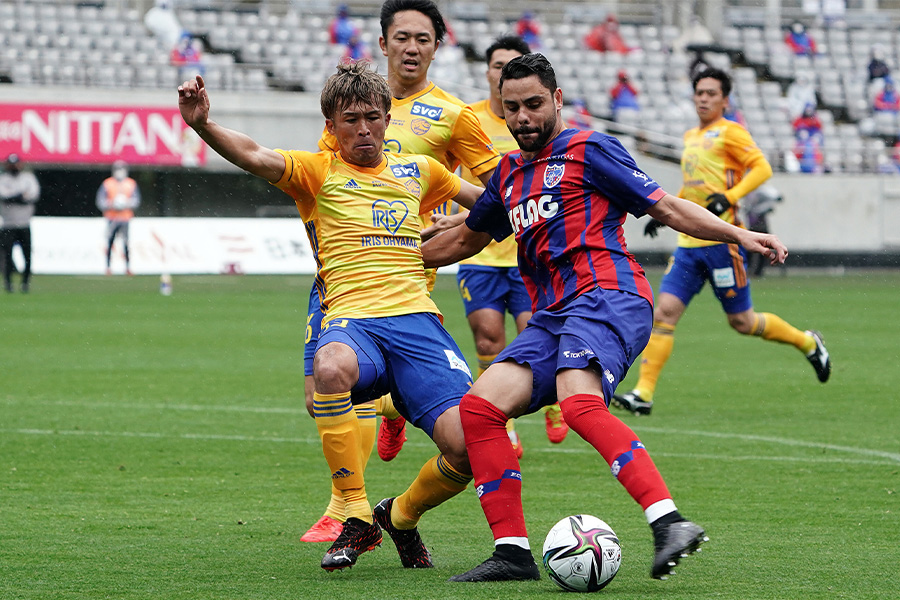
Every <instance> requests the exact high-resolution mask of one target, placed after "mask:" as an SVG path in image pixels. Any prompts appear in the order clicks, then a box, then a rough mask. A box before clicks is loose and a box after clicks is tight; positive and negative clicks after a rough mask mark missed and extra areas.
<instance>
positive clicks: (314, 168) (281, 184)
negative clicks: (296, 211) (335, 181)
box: [273, 149, 331, 204]
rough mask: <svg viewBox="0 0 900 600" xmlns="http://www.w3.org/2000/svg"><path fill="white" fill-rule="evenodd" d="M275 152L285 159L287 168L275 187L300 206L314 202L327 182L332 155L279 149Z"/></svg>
mask: <svg viewBox="0 0 900 600" xmlns="http://www.w3.org/2000/svg"><path fill="white" fill-rule="evenodd" d="M275 152H278V153H279V154H281V155H282V156H283V157H284V167H285V168H284V174H283V175H282V176H281V179H280V180H278V181H277V182H275V183H274V184H273V185H274V186H275V187H277V188H278V189H279V190H281V191H283V192H284V193H285V194H287V195H288V196H290V197H291V198H293V199H294V201H295V202H297V203H298V204H299V203H303V202H310V201H314V200H315V199H316V195H317V194H318V193H319V190H320V189H321V188H322V183H323V182H324V181H325V175H326V174H327V172H328V165H329V164H330V161H331V153H330V152H316V153H312V152H303V151H299V150H278V149H276V150H275Z"/></svg>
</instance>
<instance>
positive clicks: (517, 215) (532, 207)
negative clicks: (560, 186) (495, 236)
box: [509, 194, 559, 234]
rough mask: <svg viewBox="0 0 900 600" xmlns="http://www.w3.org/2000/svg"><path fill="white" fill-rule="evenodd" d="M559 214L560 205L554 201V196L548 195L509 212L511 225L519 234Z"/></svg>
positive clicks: (517, 206)
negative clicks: (540, 221)
mask: <svg viewBox="0 0 900 600" xmlns="http://www.w3.org/2000/svg"><path fill="white" fill-rule="evenodd" d="M557 212H559V204H558V203H556V202H554V201H553V196H551V195H550V194H546V195H544V196H541V197H540V199H539V200H537V201H535V200H534V199H533V198H532V199H529V200H528V202H523V203H521V204H518V205H516V206H514V207H513V208H512V209H511V210H510V211H509V223H510V225H512V228H513V231H514V232H516V234H518V233H519V232H520V231H521V230H522V229H524V228H526V227H530V226H532V225H534V224H535V223H537V221H538V220H539V219H542V218H543V219H549V218H551V217H553V216H555V215H556V213H557Z"/></svg>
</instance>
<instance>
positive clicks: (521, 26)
mask: <svg viewBox="0 0 900 600" xmlns="http://www.w3.org/2000/svg"><path fill="white" fill-rule="evenodd" d="M516 35H518V36H519V37H520V38H522V40H523V41H524V42H525V43H526V44H528V46H529V47H530V48H531V50H532V52H533V51H535V50H536V49H538V48H540V47H541V46H542V44H541V26H540V24H539V23H538V22H537V20H536V19H535V18H534V13H532V12H531V11H528V10H526V11H525V12H523V13H522V17H521V18H520V19H519V22H518V23H516Z"/></svg>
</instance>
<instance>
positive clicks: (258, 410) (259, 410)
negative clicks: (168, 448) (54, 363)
mask: <svg viewBox="0 0 900 600" xmlns="http://www.w3.org/2000/svg"><path fill="white" fill-rule="evenodd" d="M3 402H4V403H5V404H28V405H29V406H34V405H37V404H43V405H44V406H74V407H83V408H118V409H122V408H134V409H138V410H181V411H188V412H237V413H255V414H277V415H295V414H296V415H305V414H308V413H307V412H306V408H305V407H303V408H285V407H278V406H229V405H223V404H167V403H165V402H157V403H153V404H145V403H140V402H78V401H75V400H37V401H27V402H26V401H19V400H15V399H12V398H7V399H4V400H3Z"/></svg>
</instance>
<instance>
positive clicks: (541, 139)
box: [513, 114, 557, 152]
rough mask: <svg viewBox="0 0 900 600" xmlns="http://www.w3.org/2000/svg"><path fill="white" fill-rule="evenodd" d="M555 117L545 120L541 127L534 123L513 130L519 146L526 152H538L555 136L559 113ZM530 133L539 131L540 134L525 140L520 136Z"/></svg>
mask: <svg viewBox="0 0 900 600" xmlns="http://www.w3.org/2000/svg"><path fill="white" fill-rule="evenodd" d="M553 117H554V118H552V119H548V120H546V121H544V122H543V123H542V124H541V126H540V127H535V126H533V125H532V126H529V127H519V128H518V129H516V130H515V131H513V137H515V138H516V143H517V144H519V148H521V149H522V150H524V151H525V152H537V151H538V150H540V149H541V148H543V147H544V146H546V145H547V142H549V141H550V138H551V137H552V136H553V132H554V131H555V130H556V118H557V115H555V114H554V115H553ZM529 133H537V134H538V135H537V137H535V138H534V139H532V140H530V141H527V142H526V141H523V140H522V138H521V137H520V136H521V135H526V134H529Z"/></svg>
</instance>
